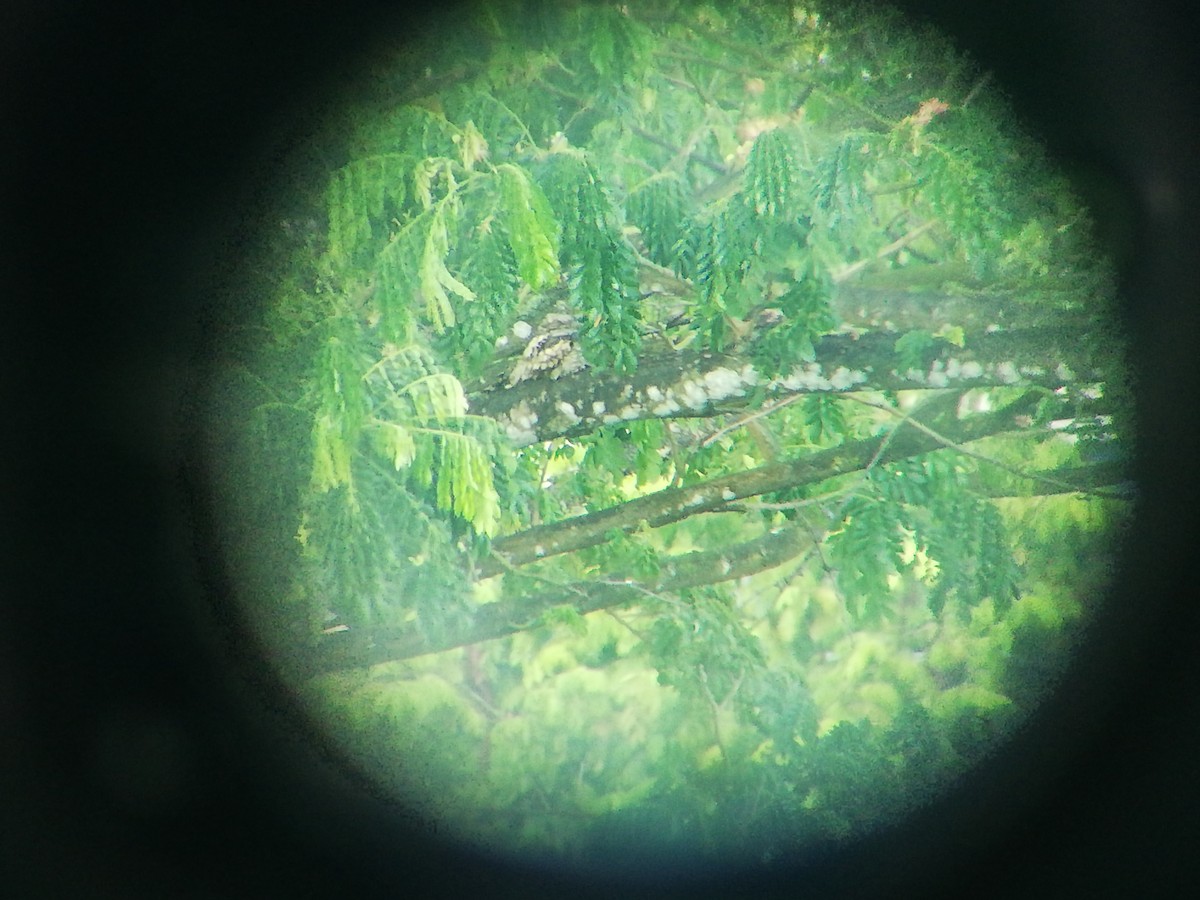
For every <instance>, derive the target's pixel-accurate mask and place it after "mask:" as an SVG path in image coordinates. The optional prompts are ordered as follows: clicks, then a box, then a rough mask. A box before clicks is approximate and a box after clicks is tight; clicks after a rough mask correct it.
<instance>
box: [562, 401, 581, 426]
mask: <svg viewBox="0 0 1200 900" xmlns="http://www.w3.org/2000/svg"><path fill="white" fill-rule="evenodd" d="M557 409H558V411H559V412H560V413H561V414H562V415H563V417H564V418H565V419H567V423H568V425H577V424H579V422H580V418H579V416H577V415H575V407H573V406H572V405H571V404H570V403H568V402H567V401H566V400H560V401H558V404H557Z"/></svg>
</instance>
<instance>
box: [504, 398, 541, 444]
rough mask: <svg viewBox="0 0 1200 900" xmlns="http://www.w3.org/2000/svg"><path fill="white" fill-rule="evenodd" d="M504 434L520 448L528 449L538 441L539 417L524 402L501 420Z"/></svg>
mask: <svg viewBox="0 0 1200 900" xmlns="http://www.w3.org/2000/svg"><path fill="white" fill-rule="evenodd" d="M500 422H501V424H502V425H503V427H504V433H505V434H506V435H508V439H509V440H510V441H512V442H513V443H514V444H516V445H517V446H518V447H526V446H528V445H529V444H532V443H533V442H534V441H536V440H537V423H538V415H537V413H535V412H534V411H533V409H531V408H530V406H529V403H528V402H527V401H525V400H522V401H521V402H520V403H518V404H517V405H516V406H514V407H513V408H512V409H510V410H509V411H508V414H507V415H505V416H502V417H501V419H500Z"/></svg>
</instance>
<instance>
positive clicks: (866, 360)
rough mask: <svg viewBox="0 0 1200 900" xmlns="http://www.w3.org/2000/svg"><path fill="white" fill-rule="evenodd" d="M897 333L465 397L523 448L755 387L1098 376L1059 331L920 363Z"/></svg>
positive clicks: (970, 384) (1081, 344) (742, 402)
mask: <svg viewBox="0 0 1200 900" xmlns="http://www.w3.org/2000/svg"><path fill="white" fill-rule="evenodd" d="M897 337H898V335H896V334H895V333H890V332H873V333H868V334H863V335H860V336H856V335H852V334H834V335H827V336H826V337H824V338H822V339H821V340H820V341H819V342H818V344H817V346H816V348H815V350H816V354H815V358H814V360H813V361H812V362H809V363H803V364H800V365H798V366H796V367H794V368H793V369H792V370H791V371H790V372H787V373H785V374H783V375H779V376H776V377H769V376H768V375H766V374H765V372H764V371H763V369H762V367H761V365H760V364H758V363H756V362H755V361H754V359H753V355H752V353H751V352H750V351H749V350H748V349H744V350H739V351H737V352H734V353H711V352H705V351H698V350H691V349H684V350H671V349H669V348H667V347H661V348H657V349H655V350H652V351H650V352H648V353H647V354H646V355H645V356H644V358H643V359H642V360H641V363H640V364H639V366H638V369H637V371H636V372H635V373H634V374H633V375H632V376H623V375H620V374H617V373H614V372H594V371H592V370H590V369H585V370H583V371H581V372H577V373H574V374H572V375H568V376H565V377H563V378H560V379H557V380H550V379H532V380H530V381H526V382H522V383H521V384H518V385H517V386H516V387H514V388H512V389H507V390H491V391H478V392H475V393H473V394H472V395H471V396H470V398H469V399H470V404H471V411H472V412H473V413H477V414H480V415H483V416H488V417H490V418H494V419H496V420H497V421H498V422H499V423H500V424H501V426H502V427H503V428H504V430H505V431H506V433H507V434H508V437H509V438H510V439H511V440H512V442H513V443H514V444H515V445H516V446H518V447H522V446H528V445H529V444H533V443H536V442H539V441H547V440H553V439H555V438H571V437H579V436H582V435H585V434H589V433H591V432H593V431H595V430H596V429H597V428H599V427H600V426H602V425H611V424H616V423H619V422H631V421H636V420H638V419H649V418H673V417H706V416H711V415H714V414H715V413H717V412H728V411H730V410H733V409H738V408H743V407H745V406H746V405H747V404H748V403H749V402H750V400H751V398H752V397H754V396H756V395H760V394H761V392H762V391H765V392H766V394H767V395H768V396H771V397H787V396H793V395H797V394H808V393H847V392H854V391H872V390H875V391H880V390H883V391H896V390H914V389H930V388H959V389H967V388H976V387H994V386H1012V385H1030V386H1033V385H1036V386H1040V387H1045V388H1051V389H1053V388H1058V387H1062V386H1064V385H1067V384H1072V383H1078V384H1089V383H1095V382H1101V381H1104V380H1105V375H1104V372H1103V360H1101V359H1100V358H1099V353H1098V352H1097V351H1096V349H1095V348H1093V347H1092V346H1091V344H1090V342H1088V341H1087V340H1084V339H1082V336H1081V335H1080V334H1079V332H1078V330H1075V329H1071V328H1067V327H1060V328H1055V327H1046V328H1028V329H1021V330H1013V331H996V332H993V333H990V334H989V333H983V334H978V335H971V336H969V337H968V339H967V340H966V342H965V347H959V346H956V345H955V344H952V343H950V342H949V341H942V340H935V341H934V342H933V343H932V345H931V346H930V347H929V348H928V349H927V350H926V351H925V353H924V354H923V355H922V356H921V358H920V360H919V363H920V364H919V366H914V365H913V361H912V360H906V359H904V358H902V355H901V354H900V353H898V352H897V350H896V340H897Z"/></svg>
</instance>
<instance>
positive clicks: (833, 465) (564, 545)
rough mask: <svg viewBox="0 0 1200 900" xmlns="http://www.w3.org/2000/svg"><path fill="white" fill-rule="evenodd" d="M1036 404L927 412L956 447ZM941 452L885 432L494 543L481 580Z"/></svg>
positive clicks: (947, 401)
mask: <svg viewBox="0 0 1200 900" xmlns="http://www.w3.org/2000/svg"><path fill="white" fill-rule="evenodd" d="M1041 398H1042V394H1041V392H1039V391H1036V390H1031V391H1027V392H1026V393H1025V394H1023V395H1022V396H1021V397H1020V398H1018V399H1017V400H1016V401H1014V402H1013V403H1011V404H1009V405H1008V406H1006V407H1003V408H1002V409H999V410H997V411H995V412H992V413H987V414H983V415H978V416H971V417H969V418H965V419H958V418H957V417H956V413H955V409H956V406H957V401H958V398H957V396H956V395H953V394H949V395H946V396H945V397H943V398H939V400H940V401H941V402H937V401H935V402H934V403H931V404H929V407H930V408H929V409H928V410H927V413H929V414H931V415H930V418H931V419H932V422H933V424H934V425H936V426H937V433H938V434H939V435H940V436H942V437H944V438H946V439H948V440H950V441H953V442H954V444H956V445H958V444H964V443H969V442H971V441H976V440H979V439H980V438H984V437H989V436H991V435H994V434H1000V433H1002V432H1005V431H1013V430H1019V429H1020V427H1021V426H1020V425H1019V424H1018V419H1019V417H1021V416H1027V415H1030V414H1032V413H1033V411H1034V410H1035V409H1036V407H1037V404H1038V402H1039V401H1040V400H1041ZM942 446H943V443H942V441H941V440H940V439H939V438H935V437H933V436H931V435H930V434H927V433H925V432H923V431H920V430H918V429H915V428H905V429H902V430H901V431H899V432H893V431H889V432H888V433H886V434H884V435H880V436H876V437H872V438H866V439H863V440H858V441H848V442H846V443H844V444H841V445H840V446H837V447H831V448H829V449H828V450H821V451H817V452H815V453H811V454H808V455H806V456H804V457H802V458H799V459H794V460H789V461H786V462H773V463H769V464H767V465H764V466H759V467H758V468H755V469H748V470H746V471H743V472H737V473H734V474H732V475H724V476H721V477H719V478H714V479H711V480H709V481H704V482H701V483H699V484H693V485H686V486H683V487H672V488H666V489H664V490H661V491H657V492H655V493H653V494H647V495H646V496H643V497H637V498H635V499H633V500H630V501H628V502H627V503H623V504H621V505H620V506H616V507H613V508H611V509H605V510H600V511H599V512H594V513H588V514H587V515H582V516H577V517H575V518H572V519H566V520H563V521H559V522H552V523H548V524H545V525H539V526H536V527H534V528H529V529H526V530H525V531H521V532H517V533H516V534H511V535H507V536H505V537H502V538H498V539H497V540H495V541H493V543H492V551H493V555H494V557H495V558H494V559H488V560H484V561H483V562H482V564H481V566H480V575H481V576H482V577H489V576H491V575H497V574H499V573H500V572H501V571H503V570H504V568H505V567H507V566H521V565H525V564H527V563H531V562H535V561H537V560H539V559H545V558H547V557H550V556H556V555H558V554H560V553H571V552H574V551H576V550H582V549H584V548H587V547H594V546H597V545H599V544H602V543H605V542H606V541H608V540H609V537H610V532H611V531H612V530H613V529H617V530H619V531H622V532H626V533H628V532H632V531H634V530H636V529H638V528H640V527H641V526H642V523H646V524H648V525H650V526H651V527H654V528H657V527H659V526H662V525H667V524H670V523H672V522H678V521H681V520H683V519H686V518H688V517H690V516H694V515H696V514H698V513H706V512H722V511H725V510H726V509H727V508H728V507H729V505H730V504H731V503H735V502H737V501H739V500H743V499H745V498H746V497H754V496H758V495H760V494H766V493H771V492H774V491H781V490H785V489H788V488H793V487H797V486H799V485H805V484H815V483H817V482H821V481H825V480H827V479H829V478H833V477H835V476H838V475H845V474H847V473H849V472H855V471H858V470H860V469H863V468H865V467H867V466H868V465H870V464H872V463H873V462H881V463H886V462H890V461H893V460H897V459H904V458H906V457H909V456H915V455H916V454H918V453H925V452H928V451H930V450H937V449H939V448H941V447H942Z"/></svg>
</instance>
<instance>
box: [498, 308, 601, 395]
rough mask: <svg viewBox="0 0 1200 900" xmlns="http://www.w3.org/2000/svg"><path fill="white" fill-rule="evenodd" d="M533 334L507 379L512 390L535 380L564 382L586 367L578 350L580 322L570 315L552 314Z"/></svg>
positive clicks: (543, 320) (531, 332) (531, 331)
mask: <svg viewBox="0 0 1200 900" xmlns="http://www.w3.org/2000/svg"><path fill="white" fill-rule="evenodd" d="M518 324H520V323H518ZM530 334H531V336H530V338H529V343H527V344H526V345H525V350H524V352H522V354H521V358H520V359H518V360H517V364H516V365H515V366H513V369H512V371H511V372H510V373H509V375H508V386H509V387H513V386H514V385H518V384H520V383H521V382H523V381H529V380H530V379H532V378H541V377H546V378H551V379H556V378H562V377H563V376H564V375H570V374H571V373H573V372H578V371H579V370H581V369H583V368H585V367H586V366H587V363H586V362H585V361H584V359H583V353H582V352H581V351H580V349H579V322H578V320H576V318H575V317H574V316H572V315H571V314H569V313H565V312H551V313H549V314H547V315H546V317H545V318H544V319H542V321H541V322H540V323H539V325H538V328H537V329H531V330H530Z"/></svg>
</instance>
